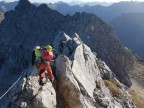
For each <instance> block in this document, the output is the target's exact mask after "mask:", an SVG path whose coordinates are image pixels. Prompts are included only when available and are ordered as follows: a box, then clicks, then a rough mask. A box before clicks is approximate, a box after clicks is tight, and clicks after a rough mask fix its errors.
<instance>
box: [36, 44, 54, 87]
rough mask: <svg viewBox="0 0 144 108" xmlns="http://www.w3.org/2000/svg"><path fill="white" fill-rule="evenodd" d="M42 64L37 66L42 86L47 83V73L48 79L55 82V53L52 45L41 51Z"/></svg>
mask: <svg viewBox="0 0 144 108" xmlns="http://www.w3.org/2000/svg"><path fill="white" fill-rule="evenodd" d="M41 58H42V60H41V62H39V63H37V64H36V67H37V68H38V69H40V70H41V71H40V84H42V85H43V84H45V83H46V76H45V74H46V73H45V71H47V73H48V77H49V79H50V81H51V82H53V81H54V77H53V73H52V69H51V63H50V62H51V60H52V59H53V51H52V47H51V46H50V45H47V46H45V47H44V48H43V49H42V51H41Z"/></svg>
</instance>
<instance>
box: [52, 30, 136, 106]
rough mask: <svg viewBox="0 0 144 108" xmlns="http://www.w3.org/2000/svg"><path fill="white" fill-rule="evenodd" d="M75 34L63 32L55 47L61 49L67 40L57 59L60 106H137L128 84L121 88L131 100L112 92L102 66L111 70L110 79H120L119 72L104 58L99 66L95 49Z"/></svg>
mask: <svg viewBox="0 0 144 108" xmlns="http://www.w3.org/2000/svg"><path fill="white" fill-rule="evenodd" d="M73 37H74V38H70V37H68V35H66V34H65V33H60V34H59V35H58V37H56V40H55V41H54V44H55V43H57V45H55V49H57V51H58V52H59V49H61V42H62V43H63V41H65V43H63V45H62V49H63V50H62V51H61V52H59V56H58V57H57V59H56V69H57V76H58V82H57V83H58V84H57V95H58V106H59V107H60V108H64V107H66V108H134V107H135V106H134V105H133V103H132V100H131V97H129V94H127V92H126V90H125V89H124V87H122V88H119V90H120V91H121V92H122V93H123V94H125V96H126V98H127V99H129V100H127V99H126V98H121V99H117V98H116V97H114V96H113V95H112V94H111V91H110V89H108V88H107V87H106V86H105V83H104V80H103V79H102V75H101V72H100V69H103V70H106V71H107V72H106V74H109V75H110V76H108V78H107V79H109V80H112V79H116V78H115V76H114V75H113V74H112V72H111V70H110V69H109V67H108V66H107V65H106V64H105V63H104V62H102V63H101V64H102V65H101V67H98V61H99V60H98V59H97V58H96V56H95V55H94V54H93V53H92V51H91V49H90V48H89V47H88V46H86V45H85V44H83V42H82V41H81V40H80V38H79V36H78V35H75V36H73ZM62 39H64V40H62ZM60 40H61V41H60ZM99 62H101V61H99ZM126 94H127V95H126ZM117 100H118V101H117ZM126 103H129V104H126Z"/></svg>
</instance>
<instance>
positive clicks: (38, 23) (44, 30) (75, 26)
mask: <svg viewBox="0 0 144 108" xmlns="http://www.w3.org/2000/svg"><path fill="white" fill-rule="evenodd" d="M60 31H65V32H66V33H67V34H68V35H69V36H72V35H73V34H74V33H75V32H76V33H78V34H79V36H80V38H81V39H82V41H83V42H84V43H86V44H87V45H88V46H89V47H90V48H91V50H92V51H94V52H97V57H98V58H101V59H102V60H104V61H106V63H107V64H108V66H109V67H110V69H111V70H112V72H114V73H115V75H116V76H117V78H118V79H119V80H120V81H121V82H123V83H124V84H126V85H128V86H130V85H131V81H130V78H129V76H128V74H127V71H128V69H129V67H132V66H133V61H132V56H131V54H130V52H129V51H128V50H127V49H126V48H125V47H124V46H123V45H122V44H121V42H120V41H119V39H118V38H117V37H116V34H115V33H114V31H113V29H112V28H111V27H110V26H108V25H107V24H106V23H104V22H103V21H102V20H101V19H100V18H99V17H97V16H95V15H92V14H87V13H76V14H75V15H73V16H69V15H67V16H64V15H62V14H60V13H58V12H57V11H54V10H51V9H50V8H48V7H47V5H45V4H43V5H40V6H39V7H36V6H34V5H32V4H31V3H30V2H29V1H28V0H20V2H19V3H18V5H17V6H16V8H15V10H12V11H9V12H6V13H5V19H4V20H3V21H2V23H1V24H0V45H1V46H2V47H3V48H2V49H1V50H0V60H1V61H0V67H1V70H0V71H1V72H0V78H1V79H2V80H1V81H0V84H1V85H4V86H8V85H11V84H12V82H13V81H14V80H15V78H16V77H17V76H19V75H20V72H21V71H22V70H24V69H25V68H26V67H28V66H29V65H30V62H31V52H32V49H33V48H34V46H36V45H41V46H43V45H47V44H52V43H53V41H54V39H55V37H56V36H57V34H58V33H59V32H60ZM3 73H5V74H3ZM13 78H14V79H13ZM5 82H8V83H7V84H8V85H7V84H6V83H5ZM3 90H4V88H0V92H1V93H0V94H2V93H3Z"/></svg>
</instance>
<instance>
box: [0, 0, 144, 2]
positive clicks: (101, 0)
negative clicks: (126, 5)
mask: <svg viewBox="0 0 144 108" xmlns="http://www.w3.org/2000/svg"><path fill="white" fill-rule="evenodd" d="M0 1H4V0H0ZM5 1H7V2H11V1H16V0H5ZM29 1H31V2H58V1H64V2H71V1H78V0H29ZM80 1H83V2H94V1H95V2H97V1H99V2H103V1H106V2H119V1H144V0H80Z"/></svg>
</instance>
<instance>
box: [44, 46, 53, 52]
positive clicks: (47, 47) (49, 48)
mask: <svg viewBox="0 0 144 108" xmlns="http://www.w3.org/2000/svg"><path fill="white" fill-rule="evenodd" d="M45 48H46V49H47V50H48V51H52V50H53V48H52V46H50V45H46V46H45Z"/></svg>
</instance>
